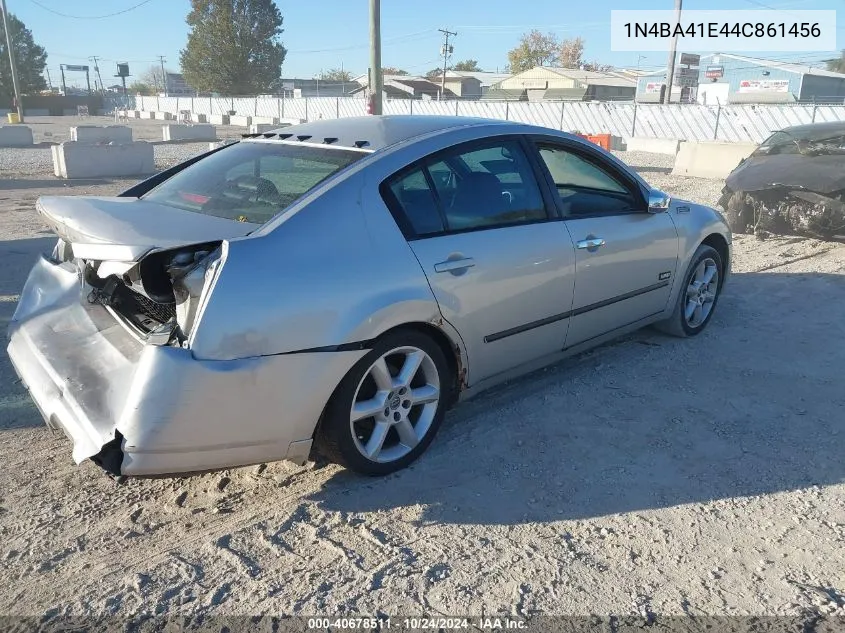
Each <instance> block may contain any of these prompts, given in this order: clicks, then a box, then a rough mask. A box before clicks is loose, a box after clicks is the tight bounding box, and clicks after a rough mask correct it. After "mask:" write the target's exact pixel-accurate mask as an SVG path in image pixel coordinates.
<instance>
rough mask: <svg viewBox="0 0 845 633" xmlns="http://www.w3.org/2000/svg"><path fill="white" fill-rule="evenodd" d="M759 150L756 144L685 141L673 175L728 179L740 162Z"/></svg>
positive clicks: (679, 152) (676, 159) (679, 151)
mask: <svg viewBox="0 0 845 633" xmlns="http://www.w3.org/2000/svg"><path fill="white" fill-rule="evenodd" d="M755 149H757V144H756V143H717V142H710V141H683V142H682V143H681V146H680V148H679V150H678V155H677V156H676V157H675V167H674V168H673V169H672V174H674V175H676V176H696V177H698V178H715V179H718V180H721V179H723V178H727V176H728V174H730V173H731V172H732V171H733V170H734V168H735V167H736V166H737V165H739V162H740V161H741V160H742V159H744V158H748V156H749V155H751V152H753V151H754V150H755Z"/></svg>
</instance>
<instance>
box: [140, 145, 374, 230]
mask: <svg viewBox="0 0 845 633" xmlns="http://www.w3.org/2000/svg"><path fill="white" fill-rule="evenodd" d="M365 155H366V154H365V153H363V152H355V151H347V150H342V149H323V148H319V147H308V146H296V145H286V144H282V143H238V144H236V145H233V146H232V147H227V148H225V149H223V150H221V151H219V152H216V153H214V154H212V155H211V156H208V157H207V158H204V159H202V160H200V161H198V162H196V163H194V164H193V165H191V166H190V167H187V168H185V169H184V170H182V171H180V172H179V173H178V174H176V175H175V176H173V177H172V178H170V179H169V180H166V181H165V182H163V183H161V184H160V185H159V186H158V187H156V188H155V189H153V190H152V191H150V192H149V193H147V194H146V195H145V196H143V198H144V200H149V201H150V202H157V203H159V204H164V205H167V206H171V207H176V208H178V209H184V210H186V211H193V212H195V213H202V214H204V215H213V216H216V217H219V218H227V219H229V220H237V221H239V222H252V223H255V224H264V223H265V222H267V221H269V220H270V219H271V218H272V217H273V216H275V215H276V214H278V213H279V212H280V211H282V210H283V209H285V208H286V207H288V206H290V204H291V203H292V202H293V201H295V200H296V199H297V198H299V197H301V196H302V195H303V194H305V193H306V192H308V191H309V190H311V189H313V188H314V187H316V186H317V185H318V184H320V183H321V182H322V181H323V180H325V179H326V178H328V177H329V176H331V175H333V174H335V173H337V172H338V171H340V170H341V169H343V168H344V167H347V166H348V165H350V164H352V163H354V162H355V161H356V160H358V159H360V158H362V157H364V156H365Z"/></svg>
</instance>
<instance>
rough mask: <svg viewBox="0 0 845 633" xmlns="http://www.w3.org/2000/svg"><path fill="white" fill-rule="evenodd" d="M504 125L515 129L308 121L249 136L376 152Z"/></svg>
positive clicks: (459, 122) (456, 120)
mask: <svg viewBox="0 0 845 633" xmlns="http://www.w3.org/2000/svg"><path fill="white" fill-rule="evenodd" d="M508 123H510V124H511V125H516V123H514V122H506V121H501V120H496V119H481V118H475V117H459V116H428V115H387V116H363V117H347V118H343V119H326V120H319V121H312V122H310V123H302V124H299V125H292V126H290V127H285V128H280V129H278V130H273V131H271V132H267V133H265V134H255V135H251V136H252V137H254V138H259V139H269V140H274V139H278V140H291V141H301V142H307V143H316V144H321V145H330V146H332V147H350V148H360V149H367V150H373V151H377V150H380V149H384V148H386V147H390V146H391V145H395V144H396V143H401V142H402V141H407V140H408V139H412V138H416V137H418V136H423V135H425V134H430V133H432V132H438V131H446V130H450V129H456V128H461V127H467V126H491V127H492V126H502V125H507V124H508ZM246 140H249V139H246Z"/></svg>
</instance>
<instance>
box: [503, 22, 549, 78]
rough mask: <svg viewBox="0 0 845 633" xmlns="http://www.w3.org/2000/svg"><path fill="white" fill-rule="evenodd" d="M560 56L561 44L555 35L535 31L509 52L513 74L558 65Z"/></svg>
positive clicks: (523, 37)
mask: <svg viewBox="0 0 845 633" xmlns="http://www.w3.org/2000/svg"><path fill="white" fill-rule="evenodd" d="M559 56H560V42H559V41H558V39H557V36H556V35H554V33H549V34H547V35H543V34H542V33H540V31H537V30H534V31H531V32H530V33H524V34H523V35H522V37H521V38H520V40H519V45H518V46H517V47H516V48H514V49H512V50H510V51H508V62H509V63H510V69H511V72H512V73H514V74H516V73H521V72H522V71H524V70H529V69H531V68H534V67H535V66H551V65H553V64H556V63H557V61H558V58H559Z"/></svg>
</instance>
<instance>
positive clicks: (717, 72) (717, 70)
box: [704, 66, 725, 79]
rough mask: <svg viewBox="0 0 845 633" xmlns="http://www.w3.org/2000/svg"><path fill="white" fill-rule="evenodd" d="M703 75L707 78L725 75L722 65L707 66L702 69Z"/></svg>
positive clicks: (717, 77)
mask: <svg viewBox="0 0 845 633" xmlns="http://www.w3.org/2000/svg"><path fill="white" fill-rule="evenodd" d="M704 76H705V77H707V79H719V78H721V77H724V76H725V67H724V66H708V67H707V68H705V69H704Z"/></svg>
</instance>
